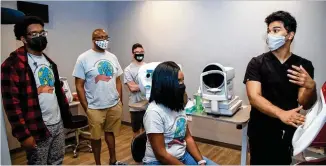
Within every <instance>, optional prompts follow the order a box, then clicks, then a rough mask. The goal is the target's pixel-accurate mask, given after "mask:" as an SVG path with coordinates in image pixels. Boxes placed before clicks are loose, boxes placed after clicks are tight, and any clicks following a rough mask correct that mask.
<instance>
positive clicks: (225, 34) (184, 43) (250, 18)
mask: <svg viewBox="0 0 326 166" xmlns="http://www.w3.org/2000/svg"><path fill="white" fill-rule="evenodd" d="M37 3H42V4H48V5H49V16H50V23H49V24H46V26H45V28H46V29H48V31H49V35H48V41H49V45H48V48H47V50H46V53H47V54H48V55H49V56H50V57H51V58H52V59H53V60H54V61H55V62H56V63H57V64H58V66H59V72H60V75H61V76H66V77H68V82H69V84H70V87H71V88H72V90H73V91H74V86H73V85H74V82H73V77H72V76H71V73H72V70H73V66H74V64H75V61H76V59H77V56H78V55H79V54H80V53H82V52H83V51H85V50H87V49H89V48H90V47H91V33H92V31H93V30H94V29H95V28H104V29H105V28H108V30H109V31H108V32H109V36H110V37H111V39H112V43H111V45H110V47H111V50H112V52H113V53H114V54H116V55H117V57H118V59H119V61H120V63H121V66H122V67H123V68H124V67H126V66H127V65H128V64H129V63H130V60H131V46H132V44H134V43H135V42H140V43H142V44H143V45H144V47H145V52H146V54H145V56H146V61H147V62H152V61H166V60H173V61H176V62H177V63H180V64H182V66H183V69H184V72H185V79H186V80H185V81H186V85H187V92H188V93H189V94H192V93H194V92H196V90H197V88H198V85H199V74H200V73H201V70H202V69H203V67H204V66H205V65H206V64H207V63H211V62H218V63H221V64H223V65H226V66H232V67H235V69H236V78H235V80H234V82H235V91H236V93H237V94H238V95H239V96H240V97H241V98H242V99H244V100H245V102H247V97H246V93H245V86H244V85H243V84H242V79H243V76H244V73H245V68H246V66H247V63H248V62H249V60H250V59H251V58H252V57H253V56H257V55H259V54H261V53H263V52H264V51H267V48H266V45H265V35H266V34H265V32H266V25H265V23H264V19H265V17H266V16H267V15H268V14H270V13H272V12H273V11H276V10H281V9H282V10H287V11H289V12H291V13H292V14H293V15H294V16H295V17H296V19H297V21H298V30H297V34H296V37H295V40H294V43H293V52H294V53H296V54H298V55H300V56H302V57H305V58H307V59H309V60H311V61H312V62H313V64H314V66H315V76H316V81H317V84H318V87H320V86H321V84H322V83H323V82H324V81H325V80H326V75H325V74H323V71H326V66H325V65H323V64H322V63H323V62H326V56H325V55H324V52H326V47H325V43H326V38H325V36H326V35H325V32H324V29H326V19H325V16H326V2H280V1H275V2H274V1H268V2H257V1H231V2H227V1H221V2H218V1H155V2H153V1H146V2H139V1H138V2H121V1H120V2H112V1H110V2H98V1H97V2H78V1H74V2H64V1H60V2H55V1H45V2H37ZM1 4H2V6H4V7H11V8H16V2H15V1H11V2H7V1H2V2H1ZM1 28H2V31H1V35H2V37H1V40H2V42H1V46H2V50H1V55H2V57H1V60H2V61H3V60H4V59H5V58H6V57H7V56H8V55H9V53H10V52H11V51H12V50H14V49H15V48H16V47H18V46H19V45H20V43H19V42H16V41H15V38H14V34H13V25H1ZM124 92H125V93H124V103H128V95H127V94H126V93H127V90H126V88H124ZM123 120H124V121H130V119H129V113H128V106H127V104H125V105H124V117H123ZM193 121H195V118H193ZM194 124H196V125H197V124H198V125H200V124H201V123H198V122H194ZM212 124H213V122H207V123H206V124H205V125H207V126H214V125H212ZM221 126H222V127H221ZM194 127H196V126H194ZM202 127H203V126H200V127H198V128H202ZM223 128H224V129H225V131H222V129H223ZM231 128H232V129H234V127H233V126H232V127H230V126H225V124H220V127H218V134H216V135H213V136H212V135H211V136H207V137H209V138H210V139H215V140H219V141H223V142H229V143H235V142H237V141H238V140H232V141H228V140H227V139H228V137H231V136H232V138H239V137H237V135H238V136H240V132H239V131H234V132H233V131H232V132H233V133H232V132H231V133H228V132H227V131H228V130H229V129H231ZM220 129H221V130H220ZM194 131H196V130H195V129H194ZM221 133H223V134H221ZM201 134H202V133H200V132H198V133H195V135H196V136H201ZM202 136H203V137H205V136H204V135H202Z"/></svg>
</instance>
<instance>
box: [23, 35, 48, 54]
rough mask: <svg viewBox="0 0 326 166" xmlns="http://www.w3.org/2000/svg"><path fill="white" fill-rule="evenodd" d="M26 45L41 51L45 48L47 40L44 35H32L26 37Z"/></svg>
mask: <svg viewBox="0 0 326 166" xmlns="http://www.w3.org/2000/svg"><path fill="white" fill-rule="evenodd" d="M26 42H27V46H28V47H29V48H30V49H32V50H34V51H38V52H41V51H43V50H44V49H45V48H46V45H47V44H48V41H47V39H46V37H44V36H39V37H34V38H32V39H27V40H26Z"/></svg>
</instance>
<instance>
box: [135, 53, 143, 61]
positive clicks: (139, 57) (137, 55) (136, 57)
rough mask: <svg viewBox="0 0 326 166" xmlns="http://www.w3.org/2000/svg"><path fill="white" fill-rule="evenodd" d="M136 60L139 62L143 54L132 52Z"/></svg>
mask: <svg viewBox="0 0 326 166" xmlns="http://www.w3.org/2000/svg"><path fill="white" fill-rule="evenodd" d="M134 58H135V59H136V61H138V62H141V61H143V60H144V54H134Z"/></svg>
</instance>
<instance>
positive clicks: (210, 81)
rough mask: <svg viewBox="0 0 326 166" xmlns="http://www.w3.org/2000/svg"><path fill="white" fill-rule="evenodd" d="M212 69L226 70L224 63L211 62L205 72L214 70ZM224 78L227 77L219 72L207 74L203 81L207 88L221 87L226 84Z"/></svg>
mask: <svg viewBox="0 0 326 166" xmlns="http://www.w3.org/2000/svg"><path fill="white" fill-rule="evenodd" d="M212 70H218V71H221V72H224V70H223V67H222V65H219V64H209V65H207V66H206V67H205V68H204V70H203V73H204V72H207V71H212ZM224 79H225V78H224V76H223V75H221V74H218V73H212V74H209V75H205V76H204V77H203V82H204V85H205V86H206V87H207V88H210V89H211V88H220V87H222V86H223V84H224Z"/></svg>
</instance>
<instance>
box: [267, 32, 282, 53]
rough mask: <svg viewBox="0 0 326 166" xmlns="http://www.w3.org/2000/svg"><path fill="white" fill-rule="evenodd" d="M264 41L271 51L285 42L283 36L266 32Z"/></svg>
mask: <svg viewBox="0 0 326 166" xmlns="http://www.w3.org/2000/svg"><path fill="white" fill-rule="evenodd" d="M266 43H267V45H268V48H269V49H270V50H271V51H274V50H277V49H279V48H280V47H282V46H283V45H284V44H285V36H280V35H271V34H268V35H267V39H266Z"/></svg>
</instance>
